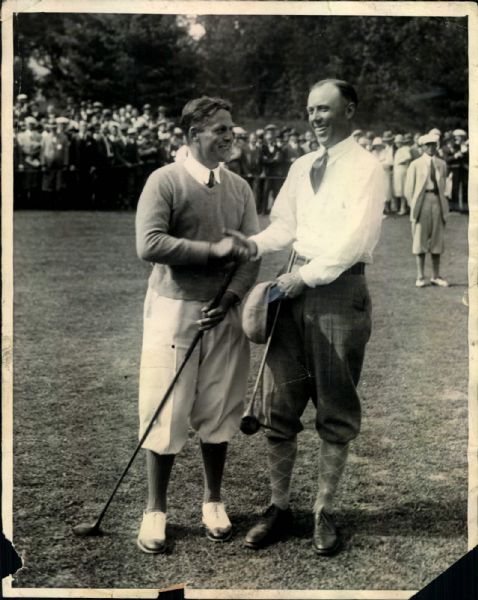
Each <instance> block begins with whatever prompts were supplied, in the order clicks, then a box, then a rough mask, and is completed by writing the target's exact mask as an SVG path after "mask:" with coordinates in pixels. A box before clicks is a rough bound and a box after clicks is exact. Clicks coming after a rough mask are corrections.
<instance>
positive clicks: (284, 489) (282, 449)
mask: <svg viewBox="0 0 478 600" xmlns="http://www.w3.org/2000/svg"><path fill="white" fill-rule="evenodd" d="M267 445H268V458H269V473H270V481H271V493H272V495H271V504H275V505H276V506H277V507H278V508H280V509H281V510H285V509H286V508H287V507H288V506H289V498H290V482H291V479H292V470H293V468H294V462H295V457H296V454H297V438H295V437H294V438H292V439H290V440H282V439H279V438H267Z"/></svg>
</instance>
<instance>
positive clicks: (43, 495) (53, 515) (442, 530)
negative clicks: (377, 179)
mask: <svg viewBox="0 0 478 600" xmlns="http://www.w3.org/2000/svg"><path fill="white" fill-rule="evenodd" d="M467 225H468V219H467V218H466V217H464V216H462V215H451V216H450V219H449V224H448V226H447V230H446V242H447V252H446V254H445V255H444V258H443V275H445V276H446V277H448V278H449V280H450V283H451V286H450V287H449V288H448V289H438V288H434V287H427V288H424V289H421V290H418V289H416V288H415V286H414V282H415V271H414V260H413V257H412V256H411V254H410V230H409V222H408V219H407V218H398V217H390V218H387V219H385V220H384V222H383V232H382V238H381V242H380V245H379V247H378V249H377V251H376V258H375V264H374V265H373V266H371V267H370V268H368V270H367V276H368V281H369V285H370V289H371V294H372V298H373V307H374V308H373V311H374V312H373V323H374V329H373V334H372V339H371V341H370V343H369V347H368V352H367V355H366V361H365V365H364V370H363V377H362V381H361V385H360V389H361V394H362V397H363V427H362V432H361V435H360V436H359V438H358V439H357V440H355V441H354V442H353V444H352V445H351V453H350V461H349V463H348V466H347V468H346V472H345V476H344V479H343V484H342V485H341V487H340V491H339V495H338V498H337V520H338V523H339V525H340V527H341V529H342V531H343V535H344V538H345V549H344V551H343V552H342V553H340V554H338V555H337V556H335V557H332V558H319V557H317V556H316V555H315V554H314V553H313V551H312V547H311V539H310V538H311V534H312V516H311V507H312V505H313V501H314V495H315V490H316V480H317V466H316V465H317V456H318V438H317V435H316V433H315V431H314V428H313V412H312V410H311V408H310V407H309V409H308V410H307V412H306V414H305V416H304V425H305V431H304V432H303V433H302V434H301V435H300V438H299V453H298V460H297V464H296V468H295V473H294V483H293V495H292V506H293V510H294V513H295V516H296V525H295V529H294V532H293V535H292V537H291V538H290V539H289V540H288V541H286V542H282V543H279V544H277V545H274V546H271V547H270V548H267V549H265V550H260V551H257V552H255V551H252V550H249V549H247V548H245V547H244V546H243V537H244V535H245V533H246V531H247V530H248V528H249V527H250V526H251V525H252V524H253V523H254V521H255V519H256V518H257V515H258V514H259V513H260V512H261V511H262V510H263V509H264V508H265V507H266V506H267V504H268V500H269V488H268V475H267V467H266V458H265V456H266V444H265V440H264V437H263V436H262V434H258V435H256V436H253V437H246V436H244V435H242V434H237V436H236V437H235V439H234V440H233V442H232V443H231V445H230V451H229V458H228V463H227V471H226V475H225V482H224V500H225V502H226V504H227V507H228V511H229V514H230V517H231V520H232V521H233V524H234V527H235V534H234V537H233V539H232V541H231V542H230V543H227V544H213V543H211V542H209V541H208V540H207V539H206V538H205V537H204V535H203V532H202V530H201V524H200V520H201V502H202V467H201V461H200V456H199V447H198V440H197V438H196V437H195V436H194V435H191V439H190V442H189V444H188V445H187V447H186V448H185V450H184V452H183V453H182V454H181V455H180V456H179V457H178V459H177V461H176V465H175V469H174V471H173V476H172V481H171V486H170V495H169V498H170V500H169V525H168V534H169V538H170V539H171V548H170V552H169V553H168V554H166V555H161V556H151V555H145V554H143V553H141V552H140V551H139V550H138V549H137V547H136V544H135V539H136V535H137V530H138V527H139V523H140V520H141V515H142V510H143V507H144V503H145V494H146V481H145V464H144V456H142V454H140V455H139V456H138V458H137V460H136V462H135V463H134V465H133V467H132V469H131V471H130V473H129V474H128V476H127V478H126V480H125V481H124V483H123V485H122V486H121V488H120V490H119V492H118V494H117V496H116V498H115V500H114V501H113V504H112V505H111V507H110V509H109V512H108V514H107V516H106V518H105V520H104V522H103V527H104V530H105V532H106V535H105V536H104V537H101V538H76V537H75V536H74V535H73V533H72V526H73V525H75V524H77V523H79V522H82V521H93V520H94V519H95V518H96V516H97V514H98V513H99V511H100V510H101V508H102V506H103V504H104V502H105V500H106V499H107V497H108V496H109V494H110V492H111V490H112V488H113V486H114V484H115V482H116V480H117V477H118V476H119V474H120V473H121V471H122V470H123V468H124V466H125V464H126V463H127V461H128V459H129V457H130V455H131V453H132V451H133V449H134V447H135V445H136V442H137V387H138V370H139V358H140V346H141V334H142V304H143V298H144V294H145V291H146V285H147V277H148V274H149V266H148V265H147V264H144V263H142V262H140V260H139V259H137V257H136V255H135V245H134V215H133V214H132V213H88V212H84V213H75V212H56V213H53V212H41V211H39V212H17V213H15V216H14V230H15V232H14V235H15V239H14V262H15V264H14V268H15V292H14V300H15V309H14V310H15V315H14V326H15V330H14V539H13V541H14V544H15V547H16V549H17V551H18V552H19V553H20V554H21V555H22V557H23V561H24V568H23V569H22V570H21V571H20V572H19V573H18V574H17V575H16V577H15V581H14V585H15V586H20V587H45V588H85V587H86V588H88V587H90V588H137V589H140V588H162V587H166V586H171V585H174V584H186V585H187V586H188V587H190V588H221V589H229V588H241V589H322V590H323V589H328V590H332V589H339V590H342V589H408V590H414V589H420V588H421V587H423V586H424V585H425V584H426V583H427V582H429V581H430V580H432V579H433V578H434V577H436V576H437V575H439V574H440V573H441V572H442V571H443V570H445V569H446V568H447V567H448V566H449V565H451V564H452V563H454V562H455V561H456V560H457V559H458V558H459V557H460V556H462V555H463V554H464V553H465V552H466V550H467V545H466V539H467V527H466V500H467V462H466V451H467V427H468V425H467V396H466V393H467V377H468V350H467V316H468V315H467V309H466V308H465V306H463V304H462V303H461V298H462V296H463V293H464V291H465V286H466V263H467ZM284 259H285V255H284V254H281V255H275V256H272V257H268V258H266V259H265V260H264V261H263V265H262V270H261V278H262V279H266V278H270V277H272V276H273V274H274V273H275V272H276V271H277V270H278V268H279V266H280V264H281V263H282V262H283V261H284ZM260 356H261V348H257V347H254V348H253V364H252V371H251V374H250V382H251V385H252V382H253V379H254V376H255V373H256V371H257V367H258V362H259V360H260Z"/></svg>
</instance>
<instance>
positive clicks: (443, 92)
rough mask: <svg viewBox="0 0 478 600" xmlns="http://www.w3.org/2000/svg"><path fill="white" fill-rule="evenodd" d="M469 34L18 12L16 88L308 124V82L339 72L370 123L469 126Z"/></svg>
mask: <svg viewBox="0 0 478 600" xmlns="http://www.w3.org/2000/svg"><path fill="white" fill-rule="evenodd" d="M199 24H200V25H201V26H202V27H203V29H201V30H200V31H201V33H202V35H201V36H198V35H191V33H193V32H194V29H191V26H192V25H194V26H195V27H196V29H195V31H196V32H197V28H198V26H199ZM467 37H468V30H467V21H466V18H436V17H328V16H277V15H262V16H247V15H238V16H231V15H228V16H226V15H207V16H199V17H197V18H191V17H186V16H184V15H183V16H179V15H178V16H176V15H119V14H117V15H106V14H67V13H65V14H44V13H36V14H20V15H17V16H16V20H15V42H14V43H15V83H16V92H17V93H19V92H20V91H22V92H25V93H27V94H29V96H30V97H32V96H34V95H35V94H36V93H37V92H40V93H41V94H42V95H43V96H44V97H45V98H46V99H47V100H48V101H53V102H56V103H57V104H59V105H61V104H62V102H64V101H65V98H66V97H68V96H71V97H73V98H74V99H76V100H80V99H93V100H100V101H102V102H104V103H106V104H115V103H116V104H125V103H128V102H129V103H132V104H134V105H137V106H141V105H142V104H143V103H144V102H151V103H153V105H154V106H157V105H158V104H165V105H166V106H168V107H169V108H170V112H171V114H172V116H174V115H176V114H178V113H179V111H180V109H181V106H182V105H183V104H184V103H185V102H186V101H187V100H188V99H190V98H192V97H195V96H197V95H201V94H204V93H207V94H213V95H221V96H224V97H227V98H228V99H230V100H231V101H232V102H233V104H234V109H235V110H234V113H235V116H236V120H238V117H243V118H246V117H248V118H259V119H262V118H263V119H270V118H274V117H275V118H279V119H281V118H282V119H303V118H304V116H305V110H304V108H305V102H306V97H307V90H308V87H309V86H310V84H312V83H313V82H314V81H317V80H318V79H323V78H326V77H336V78H340V79H347V80H349V81H351V82H352V83H353V84H354V85H355V86H356V88H357V91H358V94H359V98H360V107H359V108H360V112H359V121H360V124H361V125H363V126H366V127H367V128H380V127H385V126H387V127H389V128H392V129H397V130H399V129H413V128H415V129H422V128H424V127H426V126H428V125H430V124H433V125H438V126H439V127H441V128H444V129H449V128H453V127H457V126H465V127H466V123H467V113H468V51H467ZM39 69H40V70H42V72H43V75H42V76H39V74H38V73H39Z"/></svg>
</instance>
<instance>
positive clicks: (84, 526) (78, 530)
mask: <svg viewBox="0 0 478 600" xmlns="http://www.w3.org/2000/svg"><path fill="white" fill-rule="evenodd" d="M236 269H237V264H234V266H233V267H232V268H231V269H230V270H229V271H228V272H227V274H226V275H225V277H224V281H223V283H222V285H221V287H220V288H219V290H218V292H217V294H216V296H215V297H214V299H213V300H212V301H211V302H210V303H209V310H211V309H212V308H216V307H217V306H218V305H219V303H220V301H221V299H222V297H223V295H224V293H225V292H226V290H227V288H228V287H229V284H230V283H231V280H232V278H233V277H234V274H235V272H236ZM203 335H204V331H202V330H198V331H197V333H196V334H195V336H194V338H193V339H192V341H191V344H190V345H189V347H188V349H187V351H186V354H185V355H184V358H183V361H182V362H181V364H180V365H179V367H178V369H177V371H176V373H175V375H174V377H173V379H172V381H171V383H170V384H169V386H168V389H167V390H166V392H165V393H164V396H163V397H162V399H161V401H160V402H159V404H158V407H157V408H156V410H155V412H154V414H153V416H152V417H151V421H150V422H149V424H148V426H147V427H146V429H145V431H144V433H143V435H142V436H141V439H140V440H139V442H138V444H137V446H136V448H135V450H134V452H133V454H132V456H131V458H130V459H129V461H128V464H127V465H126V467H125V468H124V470H123V472H122V473H121V476H120V478H119V479H118V481H117V482H116V485H115V487H114V489H113V491H112V492H111V494H110V497H109V498H108V500H107V502H106V504H105V505H104V507H103V510H102V511H101V512H100V514H99V515H98V517H97V519H96V521H95V522H94V523H79V524H78V525H76V526H75V527H73V533H74V534H75V535H77V536H80V537H86V536H98V535H102V533H103V532H102V531H101V529H100V524H101V521H102V520H103V517H104V516H105V514H106V511H107V510H108V507H109V505H110V504H111V502H112V500H113V498H114V496H115V494H116V492H117V490H118V488H119V486H120V485H121V482H122V481H123V479H124V477H125V475H126V473H127V472H128V471H129V468H130V467H131V465H132V464H133V461H134V459H135V458H136V455H137V454H138V452H139V451H140V449H141V447H142V445H143V443H144V440H145V439H146V437H147V436H148V434H149V432H150V431H151V428H152V427H153V424H154V422H155V421H156V419H157V418H158V415H159V413H160V412H161V410H162V408H163V406H164V405H165V403H166V401H167V399H168V398H169V396H170V394H171V392H172V390H173V388H174V386H175V384H176V382H177V380H178V379H179V376H180V375H181V372H182V371H183V369H184V367H185V366H186V363H187V362H188V360H189V357H190V356H191V354H192V353H193V350H194V348H195V347H196V346H197V344H198V342H199V340H200V339H201V338H202V336H203Z"/></svg>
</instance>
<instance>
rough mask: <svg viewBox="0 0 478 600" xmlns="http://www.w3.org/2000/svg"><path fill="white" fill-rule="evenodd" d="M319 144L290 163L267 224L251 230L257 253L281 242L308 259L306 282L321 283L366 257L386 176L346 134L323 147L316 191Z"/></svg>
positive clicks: (373, 237) (367, 260)
mask: <svg viewBox="0 0 478 600" xmlns="http://www.w3.org/2000/svg"><path fill="white" fill-rule="evenodd" d="M322 154H323V149H322V148H321V149H319V150H317V151H316V152H311V153H309V154H306V155H305V156H302V157H301V158H298V159H297V160H296V161H295V162H294V163H293V164H292V166H291V168H290V170H289V173H288V175H287V179H286V181H285V182H284V185H283V186H282V188H281V190H280V192H279V194H278V196H277V198H276V200H275V203H274V206H273V208H272V212H271V224H270V225H269V227H267V228H266V229H265V230H264V231H262V232H261V233H258V234H257V235H255V236H252V237H251V239H252V240H253V241H254V242H255V243H256V244H257V249H258V256H261V255H262V254H264V253H267V252H274V251H277V250H282V249H283V248H286V247H287V246H288V245H289V244H290V243H291V242H293V247H294V250H295V251H296V252H297V253H298V254H300V255H302V256H305V257H306V258H308V259H311V260H310V262H309V263H307V264H305V265H303V266H302V267H301V268H300V269H299V272H300V275H301V277H302V279H303V280H304V281H305V283H306V284H307V285H308V286H309V287H315V286H317V285H325V284H327V283H330V282H332V281H334V280H335V279H337V277H338V276H339V275H340V274H341V273H343V272H344V271H346V270H347V269H348V268H350V267H351V266H352V265H354V264H355V263H357V262H365V263H371V262H372V253H373V250H374V248H375V246H376V245H377V242H378V239H379V237H380V229H381V224H382V213H383V205H384V200H385V197H386V193H387V176H386V174H385V172H384V170H383V168H382V165H381V164H380V163H379V162H378V160H377V159H376V158H375V157H374V156H372V155H371V154H370V153H369V152H367V151H366V150H364V149H363V148H362V147H361V146H359V145H358V144H357V143H356V142H355V141H354V139H353V137H348V138H346V139H345V140H343V141H341V142H339V143H338V144H336V145H335V146H333V147H332V148H330V149H329V150H328V161H327V168H326V170H325V173H324V177H323V179H322V182H321V185H320V187H319V189H318V191H317V193H316V194H314V191H313V189H312V185H311V183H310V170H311V167H312V164H313V163H314V161H315V160H316V159H317V158H319V157H320V156H321V155H322Z"/></svg>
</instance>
